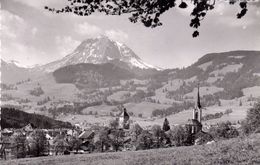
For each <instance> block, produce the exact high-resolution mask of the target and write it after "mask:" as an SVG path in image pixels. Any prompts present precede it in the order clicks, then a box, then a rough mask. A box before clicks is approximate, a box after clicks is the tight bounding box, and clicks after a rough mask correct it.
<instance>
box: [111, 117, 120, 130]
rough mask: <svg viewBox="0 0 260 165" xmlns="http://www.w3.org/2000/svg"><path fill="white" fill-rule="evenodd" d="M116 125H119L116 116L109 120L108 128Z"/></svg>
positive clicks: (116, 126)
mask: <svg viewBox="0 0 260 165" xmlns="http://www.w3.org/2000/svg"><path fill="white" fill-rule="evenodd" d="M118 127H119V120H118V118H117V119H112V120H110V122H109V128H111V129H118Z"/></svg>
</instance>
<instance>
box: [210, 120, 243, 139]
mask: <svg viewBox="0 0 260 165" xmlns="http://www.w3.org/2000/svg"><path fill="white" fill-rule="evenodd" d="M209 132H210V134H211V135H212V136H213V137H214V138H217V139H229V138H234V137H237V136H238V135H239V133H238V131H237V129H236V128H235V127H233V126H232V124H231V122H229V121H228V122H224V123H220V124H218V125H217V126H215V127H211V128H210V129H209Z"/></svg>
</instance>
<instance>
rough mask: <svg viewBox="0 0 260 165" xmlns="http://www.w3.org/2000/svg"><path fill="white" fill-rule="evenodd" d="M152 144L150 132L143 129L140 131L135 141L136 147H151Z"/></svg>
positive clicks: (143, 148)
mask: <svg viewBox="0 0 260 165" xmlns="http://www.w3.org/2000/svg"><path fill="white" fill-rule="evenodd" d="M152 146H153V139H152V134H151V133H149V131H147V130H143V131H142V133H141V134H140V135H139V136H138V139H137V142H136V149H142V150H146V149H151V148H152Z"/></svg>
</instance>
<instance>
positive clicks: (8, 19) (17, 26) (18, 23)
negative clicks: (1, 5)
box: [0, 10, 28, 39]
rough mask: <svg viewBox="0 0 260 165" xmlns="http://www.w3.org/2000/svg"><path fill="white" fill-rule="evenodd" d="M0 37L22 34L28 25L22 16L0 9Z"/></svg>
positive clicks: (8, 37) (12, 36)
mask: <svg viewBox="0 0 260 165" xmlns="http://www.w3.org/2000/svg"><path fill="white" fill-rule="evenodd" d="M0 13H1V14H0V21H1V38H3V39H16V38H17V36H18V35H20V34H23V33H24V31H25V30H26V29H27V28H28V25H27V24H26V22H25V21H24V19H23V18H21V17H19V16H18V15H15V14H12V13H10V12H9V11H6V10H1V11H0Z"/></svg>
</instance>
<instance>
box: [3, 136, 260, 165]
mask: <svg viewBox="0 0 260 165" xmlns="http://www.w3.org/2000/svg"><path fill="white" fill-rule="evenodd" d="M0 164H2V165H5V164H6V165H7V164H8V165H12V164H29V165H36V164H37V165H41V164H48V165H52V164H63V165H64V164H65V165H69V164H77V165H83V164H84V165H85V164H87V165H201V164H203V165H212V164H221V165H225V164H229V165H230V164H233V165H250V164H252V165H255V164H260V134H259V133H258V134H253V135H250V136H249V137H239V138H235V139H229V140H223V141H218V142H216V143H212V144H206V145H199V146H185V147H172V148H165V149H152V150H145V151H126V152H110V153H94V154H81V155H69V156H55V157H54V156H53V157H52V156H50V157H38V158H25V159H16V160H8V161H0Z"/></svg>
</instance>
